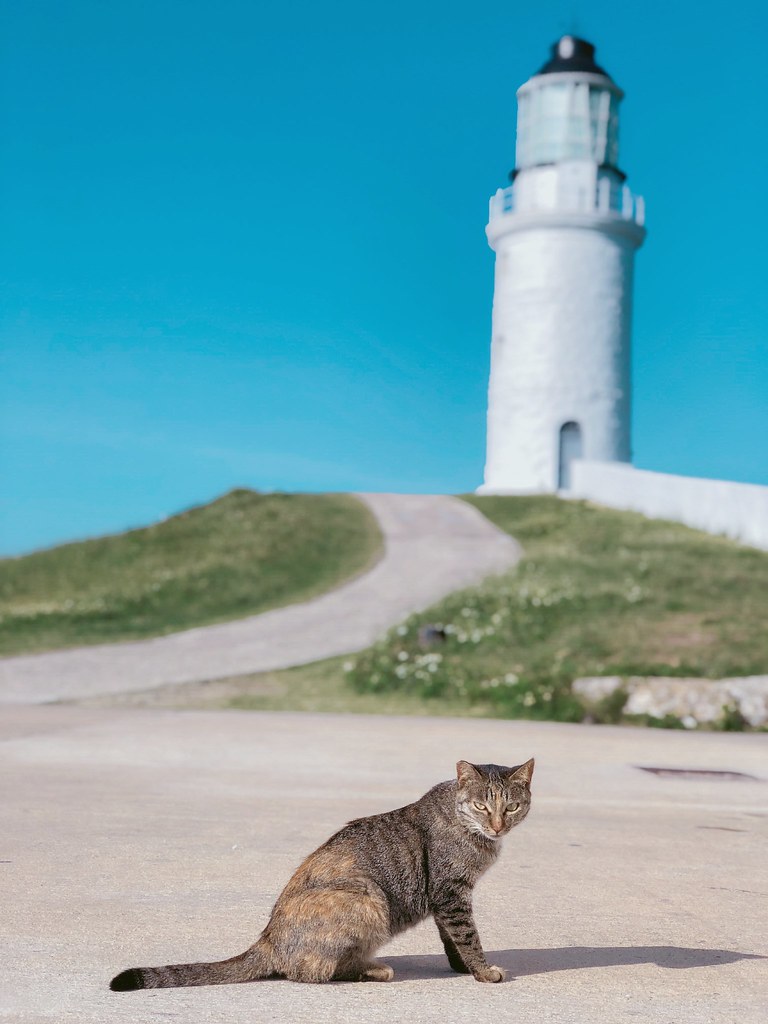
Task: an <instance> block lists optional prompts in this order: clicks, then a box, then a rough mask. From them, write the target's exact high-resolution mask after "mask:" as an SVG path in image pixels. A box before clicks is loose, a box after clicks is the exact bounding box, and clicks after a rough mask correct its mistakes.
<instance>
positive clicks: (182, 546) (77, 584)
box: [0, 490, 381, 654]
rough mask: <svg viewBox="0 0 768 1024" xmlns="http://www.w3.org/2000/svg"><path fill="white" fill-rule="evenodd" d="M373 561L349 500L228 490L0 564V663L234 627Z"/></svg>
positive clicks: (373, 547) (369, 520) (368, 534)
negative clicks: (217, 625) (225, 624)
mask: <svg viewBox="0 0 768 1024" xmlns="http://www.w3.org/2000/svg"><path fill="white" fill-rule="evenodd" d="M380 551H381V536H380V533H379V529H378V526H377V524H376V521H375V519H374V517H373V516H372V515H371V513H370V512H369V511H368V509H367V508H366V507H365V506H364V505H363V504H362V503H361V502H360V501H358V500H357V499H356V498H353V497H351V496H350V495H343V494H257V493H255V492H253V491H247V490H237V491H232V492H231V493H230V494H227V495H225V496H224V497H222V498H219V499H218V500H217V501H214V502H212V503H211V504H209V505H203V506H200V507H199V508H192V509H189V510H188V511H186V512H182V513H181V514H180V515H176V516H173V517H172V518H170V519H168V520H166V521H164V522H162V523H158V524H156V525H154V526H148V527H146V528H144V529H139V530H132V531H130V532H128V533H123V534H118V535H115V536H109V537H100V538H97V539H95V540H88V541H83V542H80V543H75V544H65V545H62V546H61V547H57V548H52V549H50V550H48V551H41V552H37V553H34V554H31V555H25V556H23V557H21V558H9V559H4V560H2V561H0V653H2V654H15V653H21V652H28V651H42V650H50V649H54V648H61V647H72V646H76V645H78V644H94V643H102V642H110V641H115V640H135V639H139V638H141V637H149V636H158V635H161V634H163V633H170V632H174V631H176V630H180V629H188V628H190V627H192V626H201V625H206V624H209V623H213V622H222V621H226V620H228V619H235V618H240V617H242V616H245V615H251V614H254V613H256V612H262V611H266V610H267V609H269V608H276V607H279V606H281V605H286V604H292V603H294V602H296V601H301V600H305V599H306V598H309V597H313V596H315V595H317V594H320V593H322V592H323V591H326V590H329V589H331V588H332V587H334V586H336V585H337V584H339V583H341V582H342V581H344V580H345V579H348V578H350V577H352V576H354V575H356V574H357V573H359V572H361V571H362V570H363V569H365V568H366V567H367V566H369V565H370V564H371V563H372V562H373V561H374V560H375V559H376V558H377V557H378V555H379V553H380Z"/></svg>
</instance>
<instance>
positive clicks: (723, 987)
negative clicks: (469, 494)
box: [0, 706, 768, 1024]
mask: <svg viewBox="0 0 768 1024" xmlns="http://www.w3.org/2000/svg"><path fill="white" fill-rule="evenodd" d="M767 746H768V737H766V736H764V735H758V734H752V735H739V734H732V733H731V734H725V733H687V732H674V731H672V732H670V731H665V730H653V729H651V730H641V729H629V728H623V729H622V728H612V727H590V726H568V725H558V724H555V723H533V722H506V721H479V720H458V719H428V718H413V719H403V718H400V719H398V718H384V717H363V716H346V717H345V716H335V715H329V716H322V715H299V714H267V713H253V712H237V713H235V712H168V711H135V710H130V711H125V710H121V711H115V710H113V709H107V710H101V709H100V710H94V709H91V708H79V707H64V706H47V707H7V708H5V709H3V713H2V715H1V716H0V787H2V822H3V824H2V829H0V887H2V888H1V892H0V900H1V901H2V913H0V946H1V947H2V949H3V971H2V984H0V1020H1V1021H3V1022H4V1024H43V1022H45V1024H105V1022H109V1024H137V1022H141V1024H149V1022H153V1021H169V1020H170V1021H179V1022H192V1021H194V1022H195V1024H222V1022H225V1021H226V1022H235V1021H249V1022H250V1021H276V1022H285V1024H288V1022H290V1024H338V1022H349V1021H356V1022H360V1024H392V1022H399V1021H409V1022H413V1024H445V1022H447V1021H449V1022H451V1024H476V1022H477V1021H491V1020H492V1021H499V1022H504V1024H506V1022H510V1024H512V1022H515V1024H519V1022H521V1021H533V1022H536V1024H555V1022H557V1024H617V1022H622V1021H638V1022H642V1024H671V1022H674V1024H704V1022H713V1024H715V1022H716V1024H736V1022H738V1024H758V1022H759V1024H762V1022H763V1021H764V1020H765V1008H766V1006H768V959H765V956H766V954H768V935H767V934H766V929H765V921H766V908H767V907H768V875H767V873H766V861H765V850H766V842H767V841H768V807H767V806H766V788H767V786H766V781H767V779H768V769H767V766H768V760H767V759H766V747H767ZM531 754H534V755H535V756H536V758H537V768H536V774H535V776H534V780H533V782H534V787H533V789H534V803H533V809H532V811H531V814H530V816H529V818H528V820H527V821H526V822H525V823H524V824H523V825H522V826H521V827H520V828H519V829H518V830H516V831H515V832H513V833H512V835H511V836H509V837H508V839H506V840H505V842H504V849H503V850H502V853H501V856H500V858H499V861H498V863H497V864H496V865H495V866H494V867H493V868H492V869H491V871H490V872H489V873H488V875H487V876H486V877H485V878H484V879H483V880H482V881H481V883H480V885H479V886H478V889H477V892H476V898H475V912H476V918H477V922H478V927H479V931H480V934H481V936H482V938H483V941H484V943H485V947H486V949H487V950H488V951H489V953H490V956H491V957H492V961H493V962H495V963H499V964H502V965H503V966H505V967H507V968H508V970H509V972H510V974H511V975H512V976H514V979H515V980H514V981H511V982H508V983H506V984H502V985H478V984H476V983H475V982H474V981H473V980H472V979H469V978H465V977H460V976H458V975H455V974H451V973H450V972H449V971H448V965H447V963H446V961H445V958H444V957H443V956H442V954H441V947H440V945H439V941H438V937H437V933H436V930H435V928H434V925H432V924H431V923H430V922H427V923H425V924H423V925H420V926H419V927H418V928H416V929H414V930H412V931H410V932H408V933H406V934H405V935H402V936H399V937H398V938H397V939H396V940H395V941H394V942H393V943H392V944H391V945H390V946H389V947H387V948H386V949H385V950H384V951H383V958H384V959H385V960H387V961H388V962H389V963H391V964H392V966H393V967H394V968H395V972H396V981H394V982H392V983H390V984H369V985H353V984H338V985H328V986H311V985H293V984H291V983H289V982H285V981H262V982H257V983H254V984H252V985H231V986H216V987H210V988H198V989H175V990H163V991H154V992H153V991H148V992H132V993H124V994H118V993H111V992H109V991H108V989H107V985H108V982H109V979H110V977H111V976H112V975H113V974H114V973H115V972H116V971H118V970H120V969H122V968H126V967H129V966H137V965H141V966H144V965H147V966H149V965H153V964H161V963H168V962H169V961H170V962H179V961H183V960H189V959H214V958H220V957H223V956H227V955H230V954H234V953H237V952H240V951H241V950H243V949H245V948H246V946H247V945H249V944H250V943H251V942H252V941H253V940H254V939H255V937H256V936H257V935H258V933H259V931H260V930H261V928H262V927H263V925H264V923H265V921H266V918H267V914H268V912H269V908H270V906H271V904H272V902H273V900H274V898H275V896H276V894H277V893H278V891H279V889H280V888H281V887H282V885H283V884H284V883H285V881H286V879H287V878H288V876H289V874H290V872H291V871H292V870H293V868H294V867H295V866H296V865H297V864H298V862H299V861H300V860H301V859H302V858H303V856H304V855H305V854H307V853H308V852H309V851H310V850H311V849H313V848H314V847H315V846H317V845H318V844H319V843H321V842H322V841H323V840H324V839H325V838H326V837H327V836H328V835H330V834H331V832H332V831H334V830H335V829H336V828H338V827H340V826H341V825H342V824H343V823H344V822H345V821H347V820H349V819H350V818H352V817H355V816H358V815H362V814H371V813H375V812H377V811H381V810H386V809H389V808H391V807H396V806H400V805H402V804H403V803H405V802H407V801H409V800H411V799H414V798H415V797H417V796H419V795H421V793H422V792H424V791H425V790H426V789H427V788H428V787H429V786H430V785H432V784H433V783H435V782H437V781H438V780H440V779H443V778H448V777H449V776H450V774H451V772H452V768H453V764H454V762H455V761H456V760H457V759H458V758H460V757H466V758H469V759H470V760H475V761H479V762H487V761H497V762H501V763H505V762H506V763H510V762H511V763H519V762H520V761H523V760H524V759H526V758H527V757H529V756H530V755H531ZM636 765H662V766H665V767H670V766H677V767H693V768H707V769H715V770H723V769H728V770H731V771H734V770H735V771H741V772H747V773H749V774H752V775H754V776H757V777H758V779H759V780H760V781H751V780H749V779H747V780H743V781H722V780H718V779H717V778H704V779H696V780H693V779H684V778H682V779H681V778H660V777H657V776H654V775H650V774H648V773H646V772H643V771H639V770H638V769H637V768H636V767H635V766H636ZM761 957H762V959H761Z"/></svg>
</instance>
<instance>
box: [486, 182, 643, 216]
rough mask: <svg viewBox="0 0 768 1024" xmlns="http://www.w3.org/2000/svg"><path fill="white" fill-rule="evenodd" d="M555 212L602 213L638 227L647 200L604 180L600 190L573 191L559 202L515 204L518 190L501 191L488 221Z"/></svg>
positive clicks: (529, 199) (624, 186)
mask: <svg viewBox="0 0 768 1024" xmlns="http://www.w3.org/2000/svg"><path fill="white" fill-rule="evenodd" d="M544 210H551V211H552V212H561V211H567V212H572V213H603V214H607V215H613V216H618V217H621V218H622V219H623V220H631V221H634V222H635V223H636V224H639V225H641V226H642V225H643V224H644V223H645V200H644V199H643V197H642V196H636V195H633V194H632V192H631V191H630V189H629V186H628V185H618V184H616V183H615V182H612V181H609V180H608V179H607V178H603V179H601V180H600V181H598V183H597V188H595V189H594V191H592V190H591V189H573V190H568V191H566V192H565V193H561V194H560V195H559V196H558V199H557V202H556V203H555V202H552V201H551V200H550V201H544V200H541V201H538V202H537V201H536V200H535V199H533V197H531V196H526V197H525V202H524V203H516V202H515V186H514V185H510V186H509V187H507V188H500V189H499V190H498V191H497V192H496V194H495V195H494V196H492V197H491V202H490V210H489V218H490V220H494V219H495V218H496V217H503V216H504V215H505V214H508V213H515V212H518V211H519V212H528V211H530V212H539V211H544Z"/></svg>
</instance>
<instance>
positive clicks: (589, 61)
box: [536, 36, 611, 79]
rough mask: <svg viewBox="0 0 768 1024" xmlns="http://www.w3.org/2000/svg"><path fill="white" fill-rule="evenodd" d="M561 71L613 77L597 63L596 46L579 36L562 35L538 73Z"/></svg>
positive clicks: (548, 73) (545, 73) (546, 73)
mask: <svg viewBox="0 0 768 1024" xmlns="http://www.w3.org/2000/svg"><path fill="white" fill-rule="evenodd" d="M559 71H583V72H588V73H589V74H592V75H602V76H603V77H604V78H609V79H610V78H611V76H610V75H609V74H608V72H607V71H604V70H603V69H602V68H601V67H600V66H599V65H598V64H595V48H594V46H593V45H592V43H588V42H587V41H586V39H579V38H578V37H577V36H561V37H560V39H558V41H557V42H556V43H553V44H552V56H551V57H550V58H549V60H548V61H547V63H546V64H545V65H544V66H543V67H542V68H541V69H540V70H539V71H537V72H536V73H537V74H538V75H551V74H554V73H555V72H559Z"/></svg>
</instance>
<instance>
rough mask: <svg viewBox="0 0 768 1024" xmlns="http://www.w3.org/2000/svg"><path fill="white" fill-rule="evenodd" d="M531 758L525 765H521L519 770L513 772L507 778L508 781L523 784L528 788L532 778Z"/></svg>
mask: <svg viewBox="0 0 768 1024" xmlns="http://www.w3.org/2000/svg"><path fill="white" fill-rule="evenodd" d="M533 766H534V760H533V758H531V759H530V761H526V762H525V764H521V765H520V767H519V768H515V770H514V771H513V772H512V773H511V775H510V776H509V777H510V779H515V781H517V782H524V783H525V784H526V786H530V784H531V779H532V778H533Z"/></svg>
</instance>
